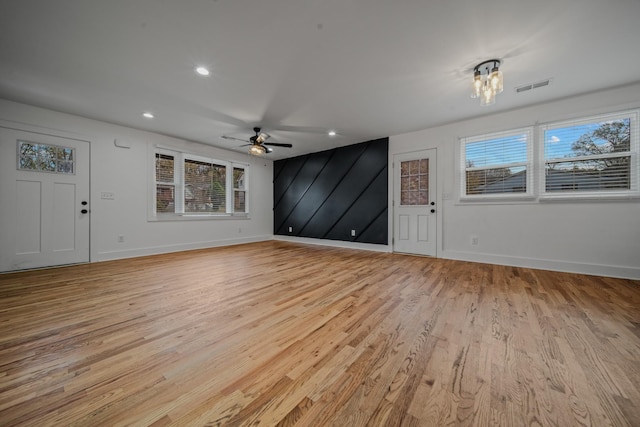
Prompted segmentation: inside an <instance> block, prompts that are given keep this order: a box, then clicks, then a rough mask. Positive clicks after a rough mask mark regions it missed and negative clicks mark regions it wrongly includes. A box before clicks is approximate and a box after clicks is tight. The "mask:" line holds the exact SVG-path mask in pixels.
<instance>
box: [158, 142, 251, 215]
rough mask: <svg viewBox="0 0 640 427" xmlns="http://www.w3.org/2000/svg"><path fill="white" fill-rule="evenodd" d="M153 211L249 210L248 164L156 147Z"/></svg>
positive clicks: (210, 212) (216, 212)
mask: <svg viewBox="0 0 640 427" xmlns="http://www.w3.org/2000/svg"><path fill="white" fill-rule="evenodd" d="M154 155H155V168H154V200H153V201H154V204H153V206H154V208H153V215H154V216H155V215H163V217H164V218H170V217H171V216H172V215H173V216H175V217H178V216H180V217H181V218H183V219H187V218H188V217H189V216H193V217H196V216H203V215H211V216H229V215H236V214H237V215H247V214H248V203H247V194H248V182H247V180H246V177H247V172H248V169H249V166H248V165H245V164H238V163H233V162H229V161H224V160H214V159H208V158H206V157H202V156H197V155H193V154H189V153H183V152H179V151H172V150H169V149H160V148H158V149H156V151H155V154H154Z"/></svg>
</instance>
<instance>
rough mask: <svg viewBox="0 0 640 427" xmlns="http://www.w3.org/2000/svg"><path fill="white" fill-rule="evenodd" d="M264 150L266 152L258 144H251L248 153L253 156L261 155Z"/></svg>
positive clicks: (265, 150)
mask: <svg viewBox="0 0 640 427" xmlns="http://www.w3.org/2000/svg"><path fill="white" fill-rule="evenodd" d="M266 152H267V149H266V148H265V147H264V146H262V145H259V144H251V147H249V154H251V155H253V156H262V155H263V154H265V153H266Z"/></svg>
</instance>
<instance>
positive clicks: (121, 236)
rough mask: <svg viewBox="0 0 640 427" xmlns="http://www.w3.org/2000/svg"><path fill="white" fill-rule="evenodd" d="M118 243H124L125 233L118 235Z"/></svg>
mask: <svg viewBox="0 0 640 427" xmlns="http://www.w3.org/2000/svg"><path fill="white" fill-rule="evenodd" d="M118 243H124V235H123V234H120V235H118Z"/></svg>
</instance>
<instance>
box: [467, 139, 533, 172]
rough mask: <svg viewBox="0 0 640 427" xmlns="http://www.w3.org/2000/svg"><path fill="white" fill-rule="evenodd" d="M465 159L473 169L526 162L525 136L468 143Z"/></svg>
mask: <svg viewBox="0 0 640 427" xmlns="http://www.w3.org/2000/svg"><path fill="white" fill-rule="evenodd" d="M465 159H466V161H467V164H469V162H470V163H472V164H473V167H487V166H498V167H499V166H500V165H507V164H513V163H526V162H527V134H526V133H521V134H516V135H508V136H503V137H499V138H491V139H485V140H482V141H477V142H468V143H467V144H466V145H465Z"/></svg>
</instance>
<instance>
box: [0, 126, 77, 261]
mask: <svg viewBox="0 0 640 427" xmlns="http://www.w3.org/2000/svg"><path fill="white" fill-rule="evenodd" d="M0 200H1V201H2V202H1V203H0V238H1V239H0V241H1V242H2V243H1V244H0V245H1V246H0V271H13V270H23V269H29V268H39V267H49V266H55V265H64V264H75V263H82V262H88V261H89V143H88V142H85V141H78V140H73V139H67V138H61V137H56V136H51V135H44V134H40V133H34V132H26V131H22V130H16V129H9V128H4V127H0Z"/></svg>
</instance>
